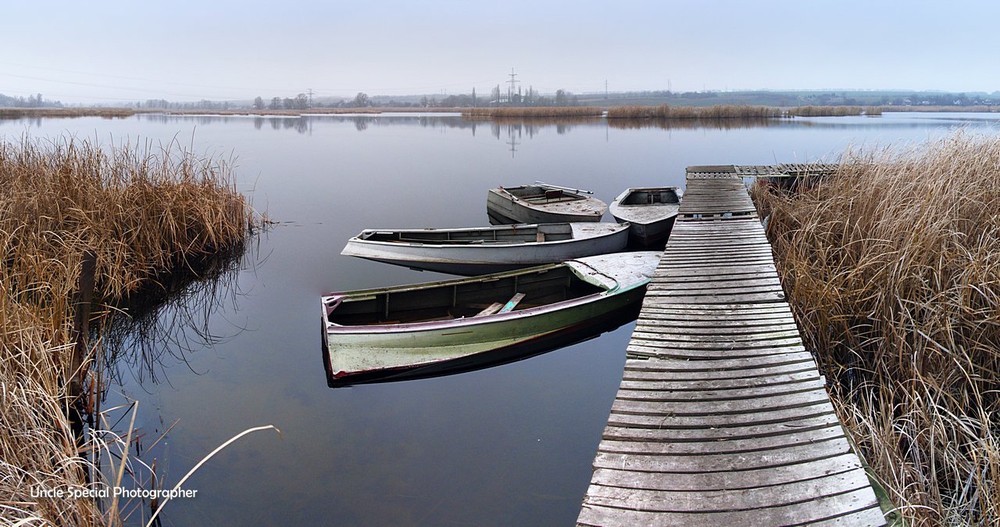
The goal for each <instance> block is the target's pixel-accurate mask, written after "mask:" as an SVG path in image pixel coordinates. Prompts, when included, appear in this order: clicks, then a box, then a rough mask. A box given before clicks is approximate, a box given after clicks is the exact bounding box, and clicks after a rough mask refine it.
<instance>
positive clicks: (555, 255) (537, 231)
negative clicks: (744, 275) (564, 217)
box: [341, 222, 628, 275]
mask: <svg viewBox="0 0 1000 527" xmlns="http://www.w3.org/2000/svg"><path fill="white" fill-rule="evenodd" d="M627 244H628V224H619V223H610V222H608V223H604V222H597V223H594V222H586V223H547V224H529V225H523V224H516V225H501V226H494V227H468V228H459V229H399V230H392V229H366V230H364V231H362V232H361V233H360V234H358V235H357V236H354V237H353V238H351V239H350V240H348V241H347V246H345V247H344V250H343V251H342V252H341V254H343V255H347V256H356V257H359V258H367V259H369V260H375V261H379V262H385V263H390V264H395V265H403V266H406V267H411V268H414V269H421V270H428V271H438V272H443V273H453V274H462V275H475V274H485V273H496V272H501V271H509V270H512V269H518V268H521V267H529V266H532V265H541V264H546V263H556V262H562V261H565V260H570V259H573V258H580V257H584V256H593V255H596V254H605V253H613V252H618V251H621V250H623V249H625V246H626V245H627Z"/></svg>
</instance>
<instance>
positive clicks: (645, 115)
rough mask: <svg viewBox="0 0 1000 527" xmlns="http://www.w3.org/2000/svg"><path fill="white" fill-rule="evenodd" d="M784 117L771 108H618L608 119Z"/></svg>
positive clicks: (737, 106)
mask: <svg viewBox="0 0 1000 527" xmlns="http://www.w3.org/2000/svg"><path fill="white" fill-rule="evenodd" d="M775 117H782V113H781V110H780V109H778V108H772V107H769V106H747V105H728V104H723V105H716V106H671V105H669V104H662V105H660V106H617V107H613V108H608V119H666V120H673V119H705V120H715V119H771V118H775Z"/></svg>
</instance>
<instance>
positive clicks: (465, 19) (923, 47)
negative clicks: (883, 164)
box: [0, 0, 1000, 103]
mask: <svg viewBox="0 0 1000 527" xmlns="http://www.w3.org/2000/svg"><path fill="white" fill-rule="evenodd" d="M998 20H1000V2H994V1H992V0H989V1H987V0H984V1H981V2H971V1H963V0H957V1H956V0H953V1H947V2H946V1H940V2H929V1H919V0H910V1H907V2H890V1H887V0H886V1H883V0H837V1H833V0H753V1H751V0H745V1H711V0H690V1H686V0H685V1H681V0H660V1H653V0H650V1H639V0H613V1H600V2H598V1H588V0H575V1H545V0H530V1H524V0H491V1H488V2H481V1H478V0H422V1H414V2H403V1H395V0H353V1H320V0H312V1H296V0H282V1H281V2H278V1H271V2H262V1H257V0H225V1H216V0H169V1H156V0H141V1H131V0H129V1H124V0H122V1H102V0H94V1H79V0H72V1H70V0H67V1H47V0H34V1H11V2H4V3H3V5H2V7H0V50H2V51H0V93H3V94H5V95H14V96H22V97H27V96H29V95H32V94H35V93H41V94H43V96H44V97H45V98H46V99H49V100H52V99H54V100H61V101H63V102H64V103H80V102H95V103H111V102H114V101H136V100H146V99H168V100H172V101H196V100H200V99H212V100H226V99H252V98H253V97H255V96H258V95H259V96H262V97H264V98H265V99H270V98H271V97H275V96H280V97H294V96H295V95H296V94H298V93H304V92H306V91H307V90H308V89H312V90H313V92H314V94H315V96H330V95H332V96H345V97H353V96H354V95H355V94H356V93H358V92H365V93H367V94H369V95H402V94H458V93H469V92H470V91H471V90H472V88H473V87H475V88H476V91H477V93H479V94H488V93H489V91H490V89H491V88H492V87H493V86H495V85H497V84H503V83H504V82H505V81H507V80H508V79H509V76H508V74H509V73H510V72H511V70H512V69H513V71H514V72H515V73H516V74H517V77H516V79H517V80H518V81H519V83H520V85H521V86H522V87H523V88H527V87H529V86H531V87H534V89H536V90H538V91H540V92H542V93H552V92H554V91H555V90H557V89H560V88H561V89H565V90H569V91H571V92H574V93H585V92H599V91H603V90H604V88H605V82H607V87H608V89H609V90H611V91H629V90H665V89H673V90H674V91H700V90H738V89H896V88H898V89H910V90H947V91H987V92H993V91H996V90H1000V27H998V25H1000V24H998ZM504 86H506V85H504Z"/></svg>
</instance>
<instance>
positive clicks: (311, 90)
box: [306, 88, 313, 108]
mask: <svg viewBox="0 0 1000 527" xmlns="http://www.w3.org/2000/svg"><path fill="white" fill-rule="evenodd" d="M306 93H307V94H309V107H310V108H312V107H313V89H312V88H309V89H308V90H306Z"/></svg>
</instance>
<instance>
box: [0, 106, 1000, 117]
mask: <svg viewBox="0 0 1000 527" xmlns="http://www.w3.org/2000/svg"><path fill="white" fill-rule="evenodd" d="M658 106H661V105H649V106H648V107H649V108H657V107H658ZM723 106H732V105H723ZM642 107H645V106H642ZM574 108H577V107H575V106H553V107H530V106H529V107H499V108H494V107H480V108H477V109H475V110H478V112H476V113H479V114H480V116H482V114H484V113H485V114H489V113H491V112H496V110H501V111H500V112H497V113H501V114H503V115H504V116H505V117H513V116H516V114H517V113H518V112H519V111H522V112H523V113H524V114H525V115H532V114H536V113H537V112H538V111H540V110H541V111H544V110H546V109H548V110H558V111H559V112H567V111H568V112H570V113H572V110H573V109H574ZM580 108H582V107H580ZM678 108H680V107H678ZM700 108H710V107H700ZM774 108H777V109H785V108H801V106H791V107H780V106H775V107H774ZM830 108H837V106H832V107H830ZM875 108H877V109H879V110H881V112H950V113H956V112H962V113H1000V107H998V106H878V107H875ZM608 109H609V108H600V110H602V111H606V110H608ZM470 110H474V109H473V108H437V107H407V106H403V107H365V108H308V109H304V110H286V109H280V110H275V109H268V108H264V109H259V110H258V109H250V108H241V109H232V110H211V109H204V110H199V109H184V110H175V109H136V108H103V107H86V108H0V119H21V118H40V117H105V118H124V117H132V116H134V115H138V114H157V115H219V116H226V115H234V116H260V117H303V116H309V115H343V114H370V115H378V114H382V113H462V114H468V113H470Z"/></svg>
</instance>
